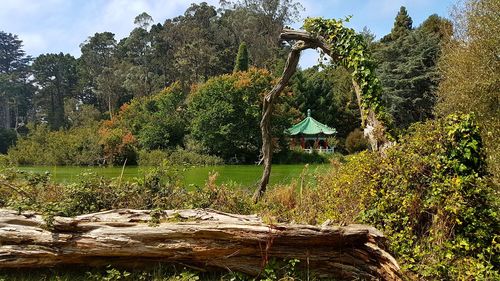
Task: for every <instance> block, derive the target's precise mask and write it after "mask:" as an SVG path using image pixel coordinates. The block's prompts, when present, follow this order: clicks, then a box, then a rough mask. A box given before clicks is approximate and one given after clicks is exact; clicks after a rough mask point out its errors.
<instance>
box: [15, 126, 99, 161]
mask: <svg viewBox="0 0 500 281" xmlns="http://www.w3.org/2000/svg"><path fill="white" fill-rule="evenodd" d="M8 156H9V159H10V160H11V162H13V163H15V164H17V165H96V164H99V163H100V162H101V161H102V148H101V146H100V145H99V138H98V135H97V124H94V125H90V126H86V127H75V128H71V129H69V130H60V131H50V130H49V129H48V127H47V126H46V125H38V126H36V127H35V126H30V132H29V134H28V135H27V136H26V137H23V138H21V139H19V140H18V142H17V144H16V146H14V147H12V148H11V149H9V151H8Z"/></svg>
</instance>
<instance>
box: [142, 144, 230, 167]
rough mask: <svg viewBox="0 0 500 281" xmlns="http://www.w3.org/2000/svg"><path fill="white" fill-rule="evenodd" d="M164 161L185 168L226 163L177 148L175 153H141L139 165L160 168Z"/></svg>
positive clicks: (209, 156)
mask: <svg viewBox="0 0 500 281" xmlns="http://www.w3.org/2000/svg"><path fill="white" fill-rule="evenodd" d="M164 161H168V163H170V164H172V165H185V166H208V165H222V164H224V161H223V160H222V159H221V158H219V157H217V156H211V155H205V154H200V153H197V152H194V151H189V150H185V149H183V148H177V149H176V150H173V151H164V150H152V151H145V150H141V151H139V160H138V163H139V165H141V166H159V165H161V163H163V162H164Z"/></svg>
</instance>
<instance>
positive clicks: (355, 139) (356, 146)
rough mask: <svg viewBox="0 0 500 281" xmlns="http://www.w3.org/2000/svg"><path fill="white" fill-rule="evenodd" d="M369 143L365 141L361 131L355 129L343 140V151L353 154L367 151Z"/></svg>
mask: <svg viewBox="0 0 500 281" xmlns="http://www.w3.org/2000/svg"><path fill="white" fill-rule="evenodd" d="M368 147H369V143H368V140H366V138H365V136H364V134H363V131H362V130H360V129H358V128H356V129H354V131H352V132H350V133H349V135H348V136H347V138H346V140H345V149H346V150H347V151H348V152H349V153H355V152H359V151H363V150H366V149H368Z"/></svg>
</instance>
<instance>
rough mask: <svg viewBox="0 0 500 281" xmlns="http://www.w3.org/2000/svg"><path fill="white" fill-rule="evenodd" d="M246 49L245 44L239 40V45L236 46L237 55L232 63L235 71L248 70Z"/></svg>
mask: <svg viewBox="0 0 500 281" xmlns="http://www.w3.org/2000/svg"><path fill="white" fill-rule="evenodd" d="M248 64H249V61H248V50H247V44H245V42H241V44H240V47H239V48H238V55H236V62H235V64H234V70H233V72H236V71H247V70H248Z"/></svg>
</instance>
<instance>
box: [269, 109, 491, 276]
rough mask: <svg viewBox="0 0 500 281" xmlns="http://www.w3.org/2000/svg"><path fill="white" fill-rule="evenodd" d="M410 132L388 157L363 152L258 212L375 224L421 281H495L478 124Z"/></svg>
mask: <svg viewBox="0 0 500 281" xmlns="http://www.w3.org/2000/svg"><path fill="white" fill-rule="evenodd" d="M409 132H410V133H409V134H408V135H407V136H405V137H403V138H402V139H401V140H400V142H399V144H396V145H395V146H393V147H391V148H389V149H387V150H386V151H385V155H384V156H381V155H380V154H378V153H373V152H369V151H364V152H361V153H358V154H355V155H351V156H349V157H348V158H347V162H346V163H334V168H333V169H332V170H331V171H330V172H329V173H326V174H325V173H322V174H319V175H317V176H316V183H314V181H313V182H312V184H306V186H307V188H300V185H299V184H298V183H294V184H292V185H290V186H288V187H283V188H280V189H275V190H274V191H270V192H269V193H268V194H267V195H266V198H265V200H264V202H262V203H261V204H262V206H261V209H262V210H263V211H264V212H266V213H267V215H269V216H274V217H275V219H277V220H278V221H292V220H293V221H296V222H307V223H321V222H322V221H325V220H327V219H329V220H332V221H334V222H338V223H341V224H344V223H367V224H371V225H373V226H375V227H377V228H378V229H379V230H381V231H382V232H383V233H384V234H385V235H386V236H387V237H388V239H389V242H390V250H391V251H392V252H393V253H394V254H395V257H396V258H397V259H398V261H399V262H400V263H401V265H402V267H403V269H404V270H405V271H406V273H407V274H409V275H410V276H412V275H413V274H414V275H416V276H413V277H414V278H416V279H419V278H423V279H445V280H496V279H498V278H499V277H500V276H499V265H500V264H499V263H500V260H499V257H500V253H499V251H500V247H498V245H500V244H499V240H500V236H499V235H498V231H497V230H498V227H499V223H500V221H499V217H498V207H499V200H498V189H496V187H495V186H494V184H493V183H492V182H491V177H490V175H488V174H487V173H486V172H485V171H486V166H485V162H484V159H485V157H484V155H483V153H482V142H481V138H480V135H479V129H478V127H477V126H476V124H475V121H474V119H473V117H471V116H469V115H463V116H456V115H452V116H449V117H448V118H446V119H443V120H436V121H428V122H426V123H423V124H416V125H414V126H412V127H410V129H409ZM300 190H302V191H300Z"/></svg>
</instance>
